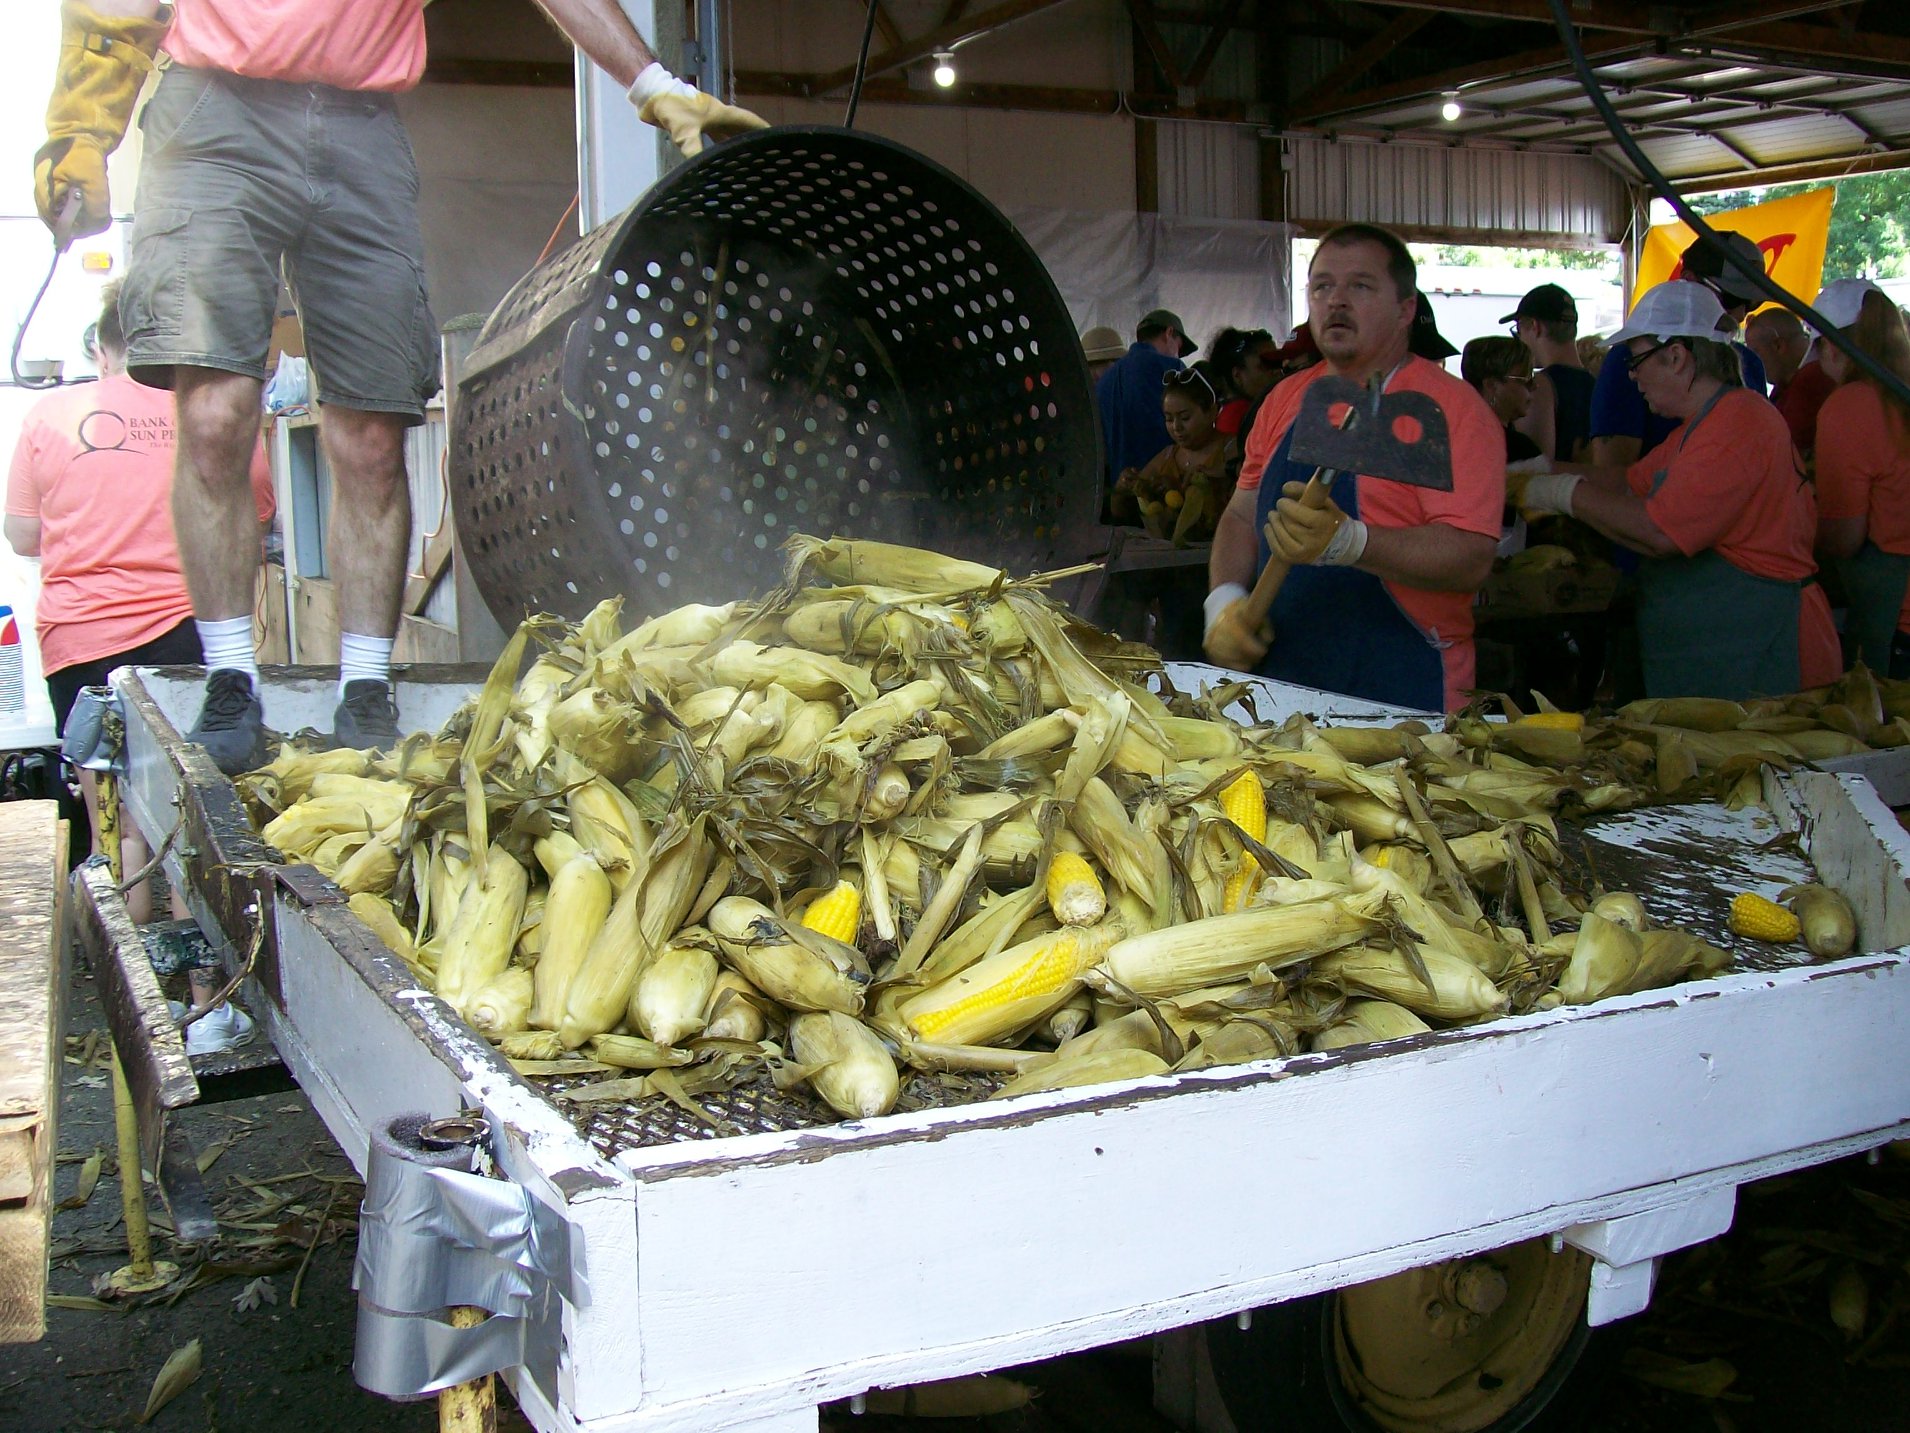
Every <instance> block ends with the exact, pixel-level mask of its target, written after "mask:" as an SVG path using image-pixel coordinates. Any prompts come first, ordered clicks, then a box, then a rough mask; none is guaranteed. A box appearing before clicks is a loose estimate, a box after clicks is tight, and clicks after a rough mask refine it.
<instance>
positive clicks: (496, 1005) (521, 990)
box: [459, 965, 531, 1040]
mask: <svg viewBox="0 0 1910 1433" xmlns="http://www.w3.org/2000/svg"><path fill="white" fill-rule="evenodd" d="M459 1013H460V1014H462V1015H463V1016H464V1018H465V1019H466V1020H469V1021H470V1022H471V1028H472V1029H474V1030H476V1031H477V1032H478V1033H479V1034H480V1035H483V1036H485V1037H486V1038H488V1039H492V1040H501V1039H503V1038H504V1036H506V1035H509V1034H511V1033H513V1032H515V1031H518V1030H522V1029H524V1028H525V1027H526V1025H527V1023H528V1021H529V1018H530V1013H531V973H530V972H529V971H528V970H526V969H525V968H524V967H523V966H521V965H513V966H510V967H508V968H507V969H505V970H501V971H499V972H498V973H497V975H496V976H495V977H493V978H492V979H491V980H490V982H489V983H487V984H486V985H485V986H484V987H483V988H482V989H480V990H478V991H477V992H476V993H475V994H473V995H471V996H470V997H468V998H467V999H466V1000H465V1002H464V1004H462V1005H461V1006H459Z"/></svg>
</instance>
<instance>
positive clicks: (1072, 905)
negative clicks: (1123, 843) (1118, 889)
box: [1048, 851, 1108, 925]
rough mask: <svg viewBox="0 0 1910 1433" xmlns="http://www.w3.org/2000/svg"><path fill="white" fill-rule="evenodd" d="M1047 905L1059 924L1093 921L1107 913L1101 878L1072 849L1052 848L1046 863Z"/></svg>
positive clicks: (1106, 901)
mask: <svg viewBox="0 0 1910 1433" xmlns="http://www.w3.org/2000/svg"><path fill="white" fill-rule="evenodd" d="M1048 909H1050V910H1051V911H1053V912H1054V918H1055V919H1056V920H1058V921H1060V922H1061V923H1062V924H1063V925H1093V924H1094V923H1095V922H1096V921H1098V920H1100V919H1101V917H1102V916H1104V915H1106V914H1107V911H1108V894H1107V892H1106V891H1105V890H1104V889H1103V888H1102V886H1101V878H1100V877H1099V876H1097V875H1095V874H1094V867H1092V866H1090V865H1089V864H1088V863H1087V862H1086V861H1085V860H1083V859H1082V858H1081V857H1080V856H1077V855H1076V854H1075V853H1074V852H1072V851H1056V852H1055V854H1054V859H1053V860H1052V861H1050V862H1049V864H1048Z"/></svg>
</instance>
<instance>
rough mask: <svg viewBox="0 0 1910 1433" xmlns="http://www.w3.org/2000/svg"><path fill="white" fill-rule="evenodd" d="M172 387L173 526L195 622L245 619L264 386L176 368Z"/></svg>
mask: <svg viewBox="0 0 1910 1433" xmlns="http://www.w3.org/2000/svg"><path fill="white" fill-rule="evenodd" d="M174 384H175V391H174V395H173V396H174V398H175V400H176V402H177V406H178V434H179V447H178V453H177V456H176V457H175V459H174V464H173V484H172V523H173V531H174V533H175V534H176V535H177V537H178V541H179V558H180V561H181V563H182V564H183V565H184V567H185V570H186V589H187V591H189V592H190V593H191V594H192V612H193V616H195V617H197V618H198V619H199V620H200V621H202V622H216V621H222V620H226V619H230V618H233V617H245V616H248V615H250V613H251V611H252V594H253V591H254V588H255V586H256V583H257V581H258V571H259V516H258V509H257V508H256V507H255V506H254V504H253V500H252V452H253V449H254V447H255V446H256V445H257V443H258V440H259V394H260V389H261V385H260V383H259V381H258V380H257V379H256V378H248V377H246V376H244V375H243V374H237V373H221V372H219V371H217V370H216V369H210V368H178V369H175V370H174Z"/></svg>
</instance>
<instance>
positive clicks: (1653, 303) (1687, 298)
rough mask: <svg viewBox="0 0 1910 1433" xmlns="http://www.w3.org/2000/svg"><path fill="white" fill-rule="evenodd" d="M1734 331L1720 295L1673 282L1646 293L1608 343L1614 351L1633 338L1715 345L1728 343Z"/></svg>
mask: <svg viewBox="0 0 1910 1433" xmlns="http://www.w3.org/2000/svg"><path fill="white" fill-rule="evenodd" d="M1732 332H1733V329H1732V327H1731V321H1730V320H1729V319H1727V318H1726V317H1725V316H1724V305H1723V304H1721V303H1720V302H1718V296H1717V295H1716V294H1714V293H1712V292H1711V290H1710V289H1709V288H1707V287H1706V286H1705V285H1703V284H1700V283H1687V282H1686V281H1685V280H1683V279H1672V280H1670V281H1669V282H1667V283H1662V284H1658V285H1656V286H1655V287H1653V288H1649V289H1646V290H1645V294H1644V297H1643V298H1641V299H1639V300H1638V303H1637V306H1636V307H1634V308H1633V309H1632V311H1631V317H1630V318H1628V319H1627V320H1625V326H1624V327H1623V328H1621V329H1619V330H1618V332H1617V333H1615V334H1613V335H1612V336H1611V338H1610V339H1609V340H1608V342H1609V343H1610V345H1611V346H1612V347H1613V348H1616V347H1617V346H1618V345H1619V344H1621V343H1629V342H1630V341H1631V340H1632V339H1634V338H1655V339H1657V340H1658V341H1659V342H1660V343H1663V342H1665V341H1666V340H1668V339H1673V338H1708V339H1710V340H1711V341H1712V342H1713V343H1728V342H1730V339H1731V334H1732Z"/></svg>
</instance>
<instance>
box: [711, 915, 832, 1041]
mask: <svg viewBox="0 0 1910 1433" xmlns="http://www.w3.org/2000/svg"><path fill="white" fill-rule="evenodd" d="M709 925H710V933H711V934H712V935H714V936H715V937H716V939H717V943H718V944H719V945H721V946H722V948H723V955H724V958H725V959H726V960H727V961H728V962H729V963H730V965H731V966H732V967H734V968H735V969H736V970H737V971H738V972H739V973H740V974H741V975H743V976H744V977H745V978H746V979H747V980H749V982H750V983H751V984H752V985H754V986H756V987H757V988H758V989H759V990H761V991H762V992H763V993H764V994H766V995H768V996H769V997H770V998H771V999H773V1000H778V1001H780V1002H781V1003H782V1004H784V1005H787V1006H788V1007H789V1008H790V1009H792V1010H840V1011H841V1012H843V1013H844V1014H845V1015H856V1014H860V1013H861V1010H862V1003H863V988H864V987H865V986H866V985H867V984H868V976H867V975H866V974H865V973H863V972H862V971H860V970H858V969H857V968H856V967H855V964H854V962H853V961H852V960H850V959H848V958H847V956H844V957H841V958H839V959H831V958H830V957H829V955H827V954H825V953H819V952H818V951H816V950H812V949H811V948H810V947H809V946H808V945H806V944H803V943H802V942H800V941H797V940H795V939H793V938H792V937H791V935H790V933H789V931H788V929H787V928H786V927H785V926H784V925H783V923H782V922H781V921H780V920H778V919H777V918H776V913H775V912H774V911H772V910H770V909H769V907H767V906H765V905H763V904H762V903H761V902H759V901H753V900H750V899H749V898H748V897H747V896H725V897H724V898H723V899H722V900H720V901H718V902H717V903H716V904H715V906H713V907H712V908H711V910H710V915H709ZM816 938H817V939H822V938H821V937H816ZM826 949H827V947H825V950H826ZM842 949H843V950H845V951H846V950H847V947H842Z"/></svg>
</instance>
